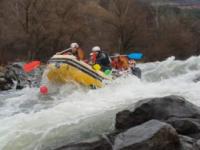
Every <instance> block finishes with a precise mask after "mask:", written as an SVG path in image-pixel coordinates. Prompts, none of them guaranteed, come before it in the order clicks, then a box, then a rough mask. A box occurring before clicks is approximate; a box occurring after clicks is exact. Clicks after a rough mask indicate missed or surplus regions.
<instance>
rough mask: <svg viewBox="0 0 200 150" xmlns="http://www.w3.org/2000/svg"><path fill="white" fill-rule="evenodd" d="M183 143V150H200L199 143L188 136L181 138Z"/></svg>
mask: <svg viewBox="0 0 200 150" xmlns="http://www.w3.org/2000/svg"><path fill="white" fill-rule="evenodd" d="M179 139H180V143H181V150H200V145H199V143H198V141H196V140H195V139H193V138H190V137H187V136H182V135H180V136H179Z"/></svg>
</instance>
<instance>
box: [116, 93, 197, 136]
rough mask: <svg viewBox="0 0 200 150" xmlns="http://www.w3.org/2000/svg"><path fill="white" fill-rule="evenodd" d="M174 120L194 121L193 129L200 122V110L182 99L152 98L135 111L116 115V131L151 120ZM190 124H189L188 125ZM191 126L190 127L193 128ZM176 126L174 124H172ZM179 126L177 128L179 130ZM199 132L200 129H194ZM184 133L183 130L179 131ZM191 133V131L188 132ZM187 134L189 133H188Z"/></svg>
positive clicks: (140, 104)
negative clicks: (185, 119)
mask: <svg viewBox="0 0 200 150" xmlns="http://www.w3.org/2000/svg"><path fill="white" fill-rule="evenodd" d="M172 118H173V122H176V121H175V120H176V118H177V119H178V120H179V121H181V119H184V118H187V119H192V121H193V122H192V123H191V124H192V125H193V127H194V126H195V125H197V126H198V123H199V122H200V109H199V107H197V106H195V105H193V104H192V103H190V102H188V101H186V100H185V99H184V98H182V97H178V96H167V97H163V98H150V99H146V100H142V101H139V102H138V103H136V105H135V106H133V109H130V110H125V111H122V112H119V113H118V114H117V115H116V124H115V127H116V129H120V130H124V129H128V128H131V127H134V126H136V125H139V124H142V123H144V122H146V121H149V120H151V119H157V120H161V121H165V122H167V121H168V120H169V123H171V122H170V120H171V119H172ZM182 121H183V120H182ZM188 124H189V123H188ZM191 124H190V127H191V126H192V125H191ZM172 125H174V123H172ZM177 127H178V126H175V128H176V129H177ZM194 130H195V131H197V130H198V129H194ZM178 131H182V129H180V130H178ZM188 131H189V130H188ZM186 132H187V131H186Z"/></svg>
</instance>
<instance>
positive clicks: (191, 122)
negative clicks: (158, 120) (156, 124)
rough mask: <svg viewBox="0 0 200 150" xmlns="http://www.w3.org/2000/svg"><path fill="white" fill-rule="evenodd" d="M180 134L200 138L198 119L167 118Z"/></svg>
mask: <svg viewBox="0 0 200 150" xmlns="http://www.w3.org/2000/svg"><path fill="white" fill-rule="evenodd" d="M167 122H168V123H169V124H171V125H172V126H173V127H174V128H175V129H176V131H177V132H178V133H179V134H182V135H187V136H190V137H193V138H197V139H198V138H200V134H199V132H200V124H199V120H198V119H192V118H170V119H169V120H167Z"/></svg>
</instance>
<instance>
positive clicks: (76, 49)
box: [70, 43, 84, 60]
mask: <svg viewBox="0 0 200 150" xmlns="http://www.w3.org/2000/svg"><path fill="white" fill-rule="evenodd" d="M70 48H71V54H72V55H74V56H76V57H77V59H78V60H84V52H83V50H82V49H81V48H80V46H79V44H78V43H71V45H70Z"/></svg>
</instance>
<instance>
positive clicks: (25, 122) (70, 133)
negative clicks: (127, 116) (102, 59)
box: [0, 57, 200, 150]
mask: <svg viewBox="0 0 200 150" xmlns="http://www.w3.org/2000/svg"><path fill="white" fill-rule="evenodd" d="M139 67H141V68H142V71H143V80H142V81H140V80H138V79H137V78H135V77H133V76H129V77H126V78H119V79H117V80H115V81H113V82H112V83H111V84H109V85H107V86H106V87H105V88H102V89H97V90H85V89H82V88H78V90H76V89H77V87H73V86H65V87H62V88H61V89H60V90H59V93H57V94H56V95H55V94H54V95H51V96H49V97H41V96H39V95H38V91H39V89H28V88H27V89H24V90H22V91H20V92H12V93H9V94H7V95H6V94H5V93H4V94H1V95H0V99H1V97H4V100H2V99H1V100H0V103H1V102H2V105H0V106H1V107H0V117H1V118H0V125H1V126H0V149H4V150H12V149H13V148H14V149H15V150H18V149H19V150H22V149H25V150H28V149H45V148H46V147H48V146H55V147H56V146H58V145H60V144H62V143H66V141H68V142H72V141H73V140H75V139H84V138H86V137H90V136H93V135H96V134H100V133H102V132H105V131H108V130H111V129H112V127H113V123H114V116H115V113H116V112H117V111H119V110H122V109H124V108H125V107H127V106H130V105H132V104H134V103H135V102H137V101H138V100H140V99H143V98H149V97H160V96H167V95H172V94H173V95H180V96H183V97H185V98H187V99H188V100H189V101H191V102H192V103H195V104H196V105H199V106H200V102H199V97H200V92H199V89H200V83H195V82H193V79H194V78H195V77H196V76H197V75H198V74H200V71H199V70H200V57H191V58H190V59H188V60H186V61H176V60H174V57H171V58H169V59H167V60H166V61H163V62H155V63H147V64H141V65H139Z"/></svg>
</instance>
